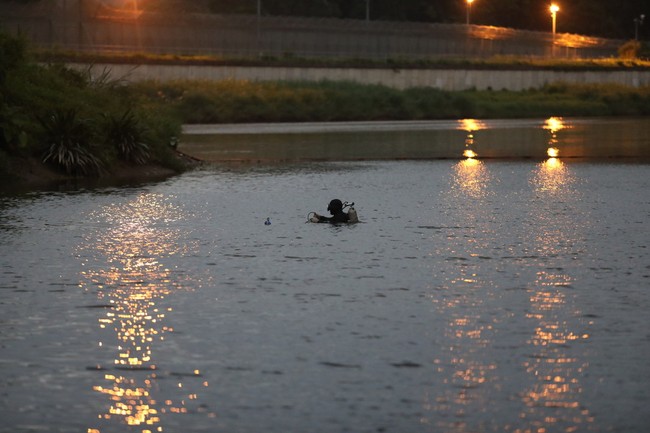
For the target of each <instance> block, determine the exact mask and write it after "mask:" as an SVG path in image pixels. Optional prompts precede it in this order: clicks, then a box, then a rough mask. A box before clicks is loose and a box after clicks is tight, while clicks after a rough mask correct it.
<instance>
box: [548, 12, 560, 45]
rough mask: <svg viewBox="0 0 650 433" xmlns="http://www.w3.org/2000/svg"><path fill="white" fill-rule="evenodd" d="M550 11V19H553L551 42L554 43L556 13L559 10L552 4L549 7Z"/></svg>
mask: <svg viewBox="0 0 650 433" xmlns="http://www.w3.org/2000/svg"><path fill="white" fill-rule="evenodd" d="M550 10H551V18H552V19H553V42H555V28H556V27H555V22H556V18H557V13H558V11H559V10H560V7H559V6H558V5H556V4H552V5H551V7H550Z"/></svg>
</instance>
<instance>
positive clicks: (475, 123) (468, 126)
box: [458, 119, 486, 132]
mask: <svg viewBox="0 0 650 433" xmlns="http://www.w3.org/2000/svg"><path fill="white" fill-rule="evenodd" d="M458 123H459V125H458V129H461V130H463V131H467V132H474V131H480V130H481V129H485V128H486V125H485V123H484V122H483V121H481V120H478V119H461V120H459V121H458Z"/></svg>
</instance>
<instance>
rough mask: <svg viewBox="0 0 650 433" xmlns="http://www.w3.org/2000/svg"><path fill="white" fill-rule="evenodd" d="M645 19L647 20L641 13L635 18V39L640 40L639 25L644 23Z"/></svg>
mask: <svg viewBox="0 0 650 433" xmlns="http://www.w3.org/2000/svg"><path fill="white" fill-rule="evenodd" d="M643 20H645V15H644V14H641V15H639V16H638V17H637V18H634V40H635V41H638V40H639V26H642V25H643Z"/></svg>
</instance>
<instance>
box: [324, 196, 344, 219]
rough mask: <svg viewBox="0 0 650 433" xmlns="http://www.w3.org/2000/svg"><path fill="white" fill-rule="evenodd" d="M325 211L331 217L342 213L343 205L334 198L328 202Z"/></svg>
mask: <svg viewBox="0 0 650 433" xmlns="http://www.w3.org/2000/svg"><path fill="white" fill-rule="evenodd" d="M327 210H328V211H330V213H331V214H332V215H334V214H337V213H340V212H343V203H342V202H341V200H339V199H337V198H335V199H334V200H332V201H331V202H330V204H329V206H327Z"/></svg>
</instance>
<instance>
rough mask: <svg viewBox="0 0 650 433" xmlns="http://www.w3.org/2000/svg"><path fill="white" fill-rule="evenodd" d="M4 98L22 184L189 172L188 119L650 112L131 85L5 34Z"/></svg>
mask: <svg viewBox="0 0 650 433" xmlns="http://www.w3.org/2000/svg"><path fill="white" fill-rule="evenodd" d="M59 60H61V59H59ZM63 60H65V59H63ZM143 61H144V60H143ZM503 63H504V61H503V60H499V64H500V66H499V67H501V68H503V67H507V65H504V64H503ZM646 63H647V62H646ZM427 67H432V65H427ZM483 67H485V66H483ZM512 67H517V68H521V67H522V61H521V60H513V61H512ZM544 67H552V65H548V64H546V65H544ZM557 67H561V68H567V67H568V66H567V64H566V62H563V63H562V65H561V66H557ZM589 67H599V66H598V62H592V63H590V66H589ZM601 67H612V66H611V65H610V64H608V65H605V66H601ZM618 67H633V68H647V67H648V66H647V65H646V64H645V63H644V62H639V63H631V64H627V66H626V64H625V63H624V62H619V64H618ZM0 95H1V96H2V98H1V99H0V177H2V178H3V179H5V180H12V179H13V180H17V181H18V182H21V181H22V182H26V181H32V180H34V181H35V180H39V179H41V180H42V179H64V178H75V177H102V176H103V177H107V176H108V177H110V176H113V177H114V176H127V175H129V174H132V173H143V172H150V173H156V174H157V175H160V174H163V173H166V172H170V173H173V172H178V171H182V170H183V169H184V168H185V167H187V161H186V160H184V159H183V158H182V157H180V156H179V154H178V153H177V152H175V150H174V144H175V143H176V141H177V140H178V137H179V136H180V133H181V126H182V124H184V123H245V122H300V121H350V120H377V121H381V120H426V119H461V118H516V117H518V118H529V117H548V116H647V115H650V88H649V87H641V88H632V87H623V86H615V85H604V84H603V85H595V84H590V85H568V84H563V83H554V84H549V85H547V86H545V87H543V88H541V89H536V90H532V89H531V90H527V91H522V92H511V91H496V90H484V91H478V90H467V91H460V92H448V91H442V90H439V89H435V88H411V89H405V90H397V89H391V88H388V87H385V86H379V85H363V84H357V83H352V82H331V81H323V82H249V81H237V80H231V81H219V82H208V81H190V80H187V81H173V82H162V83H161V82H155V81H148V82H138V83H128V82H124V81H122V80H120V79H115V78H114V77H111V76H110V75H108V74H100V75H99V76H95V77H94V78H93V75H92V74H91V73H90V71H85V72H79V71H75V70H72V69H70V68H67V67H65V66H64V63H62V62H61V61H57V59H56V58H49V59H48V62H43V58H39V56H38V55H36V54H35V53H34V52H30V51H29V50H28V49H27V44H26V42H25V41H24V40H22V39H20V38H16V37H13V36H9V35H7V34H3V33H0Z"/></svg>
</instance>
